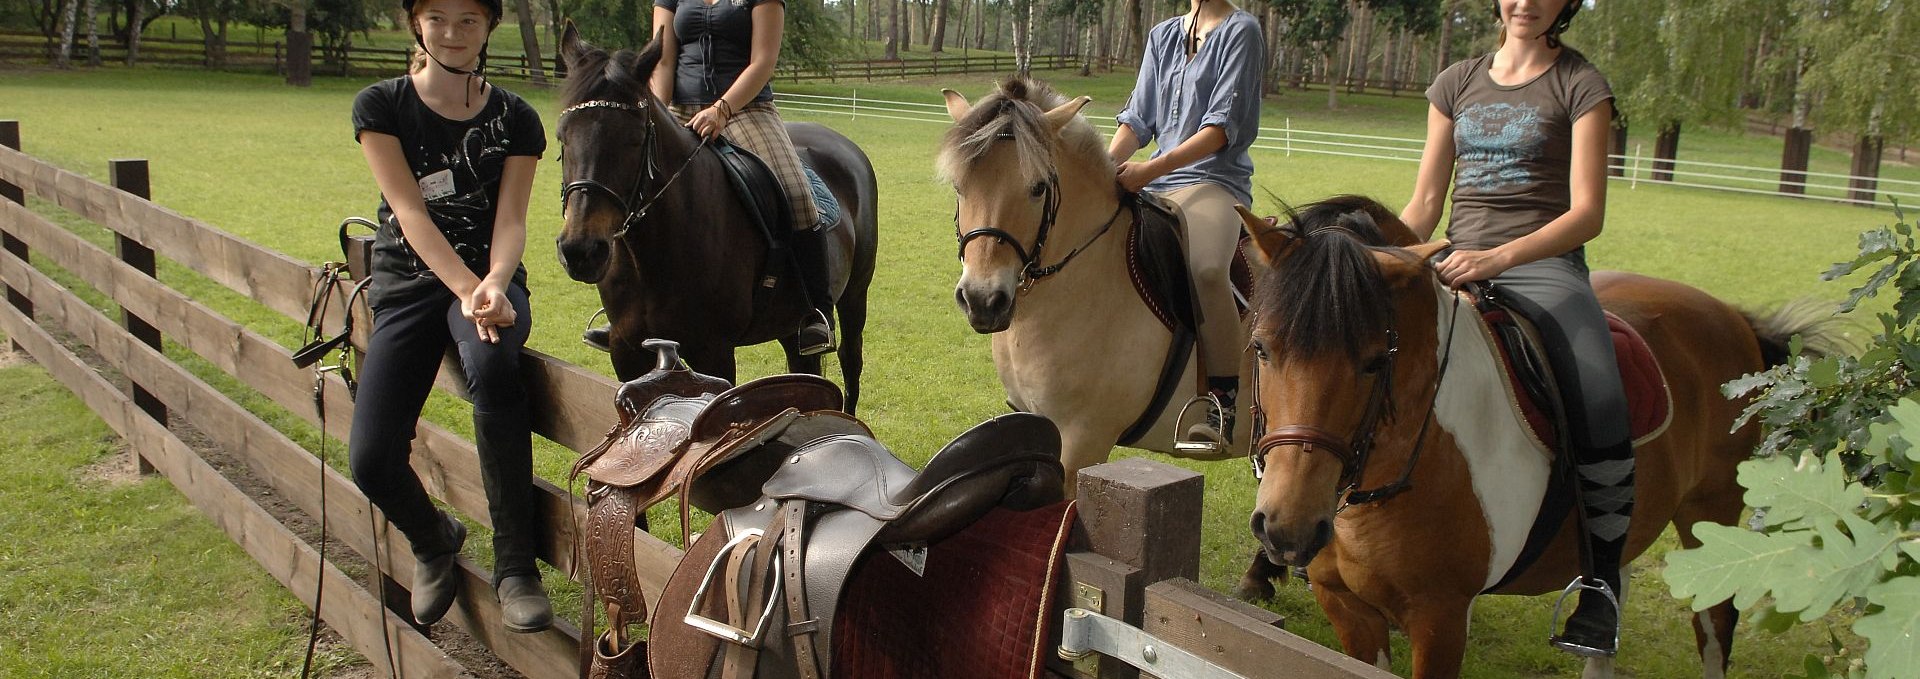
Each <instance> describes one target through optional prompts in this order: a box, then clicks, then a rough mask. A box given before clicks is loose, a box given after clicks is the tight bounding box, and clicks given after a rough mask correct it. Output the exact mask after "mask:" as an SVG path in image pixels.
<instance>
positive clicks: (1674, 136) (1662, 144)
mask: <svg viewBox="0 0 1920 679" xmlns="http://www.w3.org/2000/svg"><path fill="white" fill-rule="evenodd" d="M1679 154H1680V121H1678V120H1669V121H1667V122H1666V124H1665V125H1661V126H1660V135H1659V136H1657V137H1655V138H1654V140H1653V181H1656V182H1670V181H1673V161H1674V160H1675V159H1676V157H1678V156H1679Z"/></svg>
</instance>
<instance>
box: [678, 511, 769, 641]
mask: <svg viewBox="0 0 1920 679" xmlns="http://www.w3.org/2000/svg"><path fill="white" fill-rule="evenodd" d="M764 536H765V533H764V532H762V531H761V530H760V529H758V528H749V529H747V530H744V531H741V533H740V534H739V535H735V536H733V539H732V540H728V541H727V544H726V545H725V546H723V547H721V548H720V552H719V553H718V554H717V555H715V557H714V559H713V563H712V564H711V565H709V566H707V576H706V577H705V578H702V579H701V580H700V587H699V589H696V590H694V593H693V603H691V604H688V605H687V616H686V617H685V618H682V621H683V622H685V623H686V624H687V625H689V626H691V627H693V628H694V629H697V630H700V631H702V632H706V633H707V634H711V635H713V636H715V637H718V638H720V639H722V640H724V641H728V642H732V643H735V644H740V645H742V646H746V647H749V648H758V647H759V645H760V641H761V640H762V639H763V638H765V635H766V633H767V623H768V622H769V621H771V620H772V619H773V607H774V605H776V604H778V603H779V601H780V590H781V585H782V580H783V579H782V578H781V573H780V568H781V566H780V561H781V559H780V557H779V556H778V555H775V556H774V557H773V558H772V559H771V560H770V561H771V563H772V564H773V587H772V589H771V591H769V592H767V603H766V606H765V607H763V608H762V609H761V610H760V621H759V622H758V623H757V624H755V625H754V628H753V631H752V632H748V631H747V630H746V628H745V627H736V626H733V625H729V624H727V623H725V622H721V621H719V620H714V619H713V618H709V617H707V616H704V615H701V614H700V607H701V604H704V603H706V600H707V590H708V589H710V588H712V587H713V579H714V576H715V575H718V574H719V572H720V570H721V569H722V568H723V567H725V565H726V563H727V558H726V556H727V555H728V554H731V553H733V551H734V550H736V549H740V548H741V547H744V546H749V545H753V546H757V545H758V544H759V543H760V541H761V538H762V537H764ZM734 584H735V583H731V582H729V583H724V584H722V585H721V587H722V588H728V587H733V586H734ZM741 623H742V624H743V625H744V624H745V623H746V621H744V620H742V621H741Z"/></svg>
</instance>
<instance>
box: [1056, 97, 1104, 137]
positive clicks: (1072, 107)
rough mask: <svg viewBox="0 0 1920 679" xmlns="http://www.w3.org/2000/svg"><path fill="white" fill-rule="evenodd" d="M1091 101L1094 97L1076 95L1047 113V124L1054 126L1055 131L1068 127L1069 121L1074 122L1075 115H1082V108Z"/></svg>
mask: <svg viewBox="0 0 1920 679" xmlns="http://www.w3.org/2000/svg"><path fill="white" fill-rule="evenodd" d="M1090 101H1093V97H1086V96H1081V97H1074V98H1073V101H1069V102H1067V103H1064V104H1061V105H1059V106H1058V107H1055V108H1054V109H1053V110H1051V111H1048V112H1047V113H1046V118H1047V125H1048V126H1050V127H1052V128H1053V131H1055V132H1059V131H1060V128H1063V127H1066V126H1067V123H1070V122H1073V117H1074V116H1077V115H1080V109H1081V108H1082V107H1084V106H1086V105H1087V102H1090Z"/></svg>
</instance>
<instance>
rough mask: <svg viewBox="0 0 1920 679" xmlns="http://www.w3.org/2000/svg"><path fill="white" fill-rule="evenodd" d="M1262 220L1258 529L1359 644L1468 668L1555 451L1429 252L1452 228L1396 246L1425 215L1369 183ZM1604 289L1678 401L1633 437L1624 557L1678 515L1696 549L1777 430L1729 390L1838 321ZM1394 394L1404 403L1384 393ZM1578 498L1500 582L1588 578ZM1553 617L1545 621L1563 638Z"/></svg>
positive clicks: (1685, 295) (1433, 671)
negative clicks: (1740, 470)
mask: <svg viewBox="0 0 1920 679" xmlns="http://www.w3.org/2000/svg"><path fill="white" fill-rule="evenodd" d="M1242 217H1243V219H1244V220H1245V221H1246V227H1247V229H1248V231H1249V232H1250V233H1252V234H1253V235H1254V242H1255V243H1256V244H1257V247H1255V248H1253V250H1255V251H1256V253H1255V256H1256V259H1257V260H1260V261H1261V262H1262V264H1264V268H1265V271H1263V272H1262V273H1261V275H1260V278H1259V280H1258V282H1257V284H1256V286H1255V299H1254V319H1255V320H1254V322H1253V327H1252V340H1251V344H1252V348H1253V352H1254V355H1255V358H1254V361H1255V362H1256V369H1255V373H1256V377H1255V381H1256V382H1257V384H1255V385H1254V387H1253V389H1254V391H1255V392H1256V393H1255V395H1254V398H1255V399H1257V400H1256V401H1255V408H1256V410H1257V412H1258V414H1256V415H1255V419H1257V420H1263V422H1260V423H1255V427H1257V428H1260V429H1261V430H1262V431H1255V432H1253V434H1254V435H1255V436H1259V437H1262V438H1261V439H1260V440H1258V441H1256V443H1255V444H1254V455H1255V459H1256V468H1262V472H1261V473H1262V478H1261V480H1260V489H1259V491H1258V494H1257V496H1256V498H1255V504H1254V507H1253V515H1252V528H1253V533H1254V535H1255V537H1256V538H1258V539H1259V541H1260V543H1261V545H1262V546H1263V547H1264V548H1265V551H1266V553H1267V554H1269V555H1273V558H1275V559H1278V560H1279V561H1281V562H1282V563H1284V564H1286V565H1292V566H1300V565H1304V566H1306V567H1307V572H1308V576H1309V578H1310V579H1311V581H1312V583H1313V591H1314V595H1315V597H1316V598H1317V599H1318V600H1319V603H1320V607H1321V608H1322V609H1323V610H1325V611H1326V614H1327V617H1328V619H1329V620H1330V622H1331V623H1332V625H1333V627H1334V629H1335V631H1336V632H1337V634H1338V635H1339V637H1340V644H1341V646H1342V647H1343V648H1344V650H1345V651H1346V653H1347V654H1348V655H1351V656H1354V657H1356V658H1360V659H1362V660H1364V661H1367V662H1373V663H1376V664H1380V665H1382V666H1385V665H1386V663H1387V661H1388V648H1389V646H1388V632H1387V630H1388V628H1389V627H1390V626H1392V627H1398V628H1400V629H1401V630H1403V631H1404V632H1405V633H1406V636H1407V638H1408V640H1409V641H1410V642H1411V645H1412V653H1413V657H1412V661H1413V676H1414V677H1417V678H1431V677H1453V676H1457V675H1458V674H1459V672H1460V665H1461V657H1462V654H1463V653H1464V651H1465V649H1466V643H1467V625H1468V617H1469V611H1470V610H1471V608H1472V605H1473V599H1474V597H1475V596H1478V595H1480V594H1482V593H1483V592H1484V591H1485V590H1487V589H1488V588H1489V587H1492V586H1494V585H1495V584H1497V583H1498V582H1500V580H1501V579H1502V577H1503V576H1505V575H1506V574H1507V570H1508V568H1509V566H1512V565H1513V564H1514V563H1515V561H1516V559H1517V555H1518V554H1519V552H1520V550H1521V547H1522V545H1523V543H1524V542H1525V541H1526V538H1527V534H1528V531H1529V529H1530V527H1531V526H1532V524H1533V521H1534V517H1535V516H1536V515H1537V514H1538V512H1539V508H1540V504H1541V497H1542V496H1543V494H1544V492H1545V489H1546V481H1547V477H1548V461H1549V456H1550V453H1549V452H1548V451H1546V450H1545V449H1543V447H1542V446H1541V445H1540V444H1539V443H1537V439H1535V438H1534V437H1533V435H1532V434H1531V433H1530V432H1529V430H1528V428H1527V425H1526V424H1525V422H1524V421H1523V420H1522V419H1521V416H1520V415H1519V414H1518V413H1517V412H1516V411H1515V410H1514V408H1513V407H1512V406H1511V404H1510V398H1509V397H1508V396H1507V394H1508V391H1507V390H1508V386H1507V382H1506V380H1507V377H1506V374H1505V372H1504V368H1502V367H1501V366H1500V363H1499V361H1500V359H1499V357H1498V356H1497V355H1496V354H1495V349H1494V344H1493V343H1494V339H1493V337H1492V335H1491V334H1490V332H1489V331H1488V329H1487V326H1486V325H1485V324H1484V323H1482V322H1481V321H1480V319H1479V318H1478V314H1476V313H1474V311H1473V307H1472V305H1471V304H1466V303H1457V302H1456V299H1457V298H1456V293H1455V291H1454V290H1452V289H1450V288H1448V287H1447V286H1446V285H1445V284H1443V283H1442V282H1441V281H1440V279H1439V278H1438V277H1437V276H1436V274H1435V273H1434V272H1433V270H1432V268H1431V267H1430V266H1429V265H1428V264H1427V258H1428V257H1430V256H1432V255H1433V254H1435V253H1436V252H1438V251H1439V250H1440V249H1442V248H1443V247H1444V246H1445V245H1446V243H1445V242H1430V243H1423V244H1420V245H1416V246H1413V247H1411V248H1406V249H1401V248H1396V247H1389V246H1386V245H1385V244H1386V243H1387V242H1388V241H1387V236H1383V235H1382V232H1383V231H1384V232H1388V233H1393V234H1396V235H1397V236H1400V237H1404V236H1405V234H1407V233H1408V232H1407V231H1406V230H1405V228H1406V227H1405V226H1404V225H1403V224H1400V223H1399V220H1398V219H1397V218H1396V217H1395V216H1394V215H1393V213H1392V212H1390V211H1388V210H1386V209H1385V208H1383V207H1381V206H1380V205H1378V204H1377V203H1375V202H1373V201H1372V200H1371V199H1367V198H1360V197H1353V196H1344V197H1340V198H1335V199H1332V200H1329V201H1325V202H1322V203H1317V204H1314V205H1310V206H1307V207H1305V208H1304V209H1301V210H1299V211H1297V212H1295V213H1294V214H1293V215H1291V223H1290V224H1289V225H1288V226H1286V227H1282V228H1274V227H1272V226H1269V225H1268V224H1267V223H1265V222H1264V221H1261V220H1256V219H1254V218H1253V217H1252V215H1250V214H1244V213H1243V215H1242ZM1323 227H1332V228H1323ZM1302 234H1305V235H1302ZM1593 285H1594V289H1595V291H1596V292H1597V293H1598V294H1599V297H1600V301H1601V304H1602V305H1603V306H1605V307H1606V308H1607V309H1608V310H1609V311H1612V312H1613V313H1615V314H1617V315H1619V316H1620V317H1622V318H1623V319H1624V320H1626V321H1627V322H1628V323H1629V324H1631V325H1632V326H1633V327H1634V328H1635V329H1637V330H1638V331H1639V332H1640V334H1641V335H1643V336H1644V337H1645V338H1646V340H1647V342H1648V343H1649V344H1650V345H1651V347H1652V350H1653V353H1654V355H1655V357H1656V358H1657V359H1658V361H1659V364H1660V366H1661V367H1662V369H1663V370H1664V372H1665V375H1666V379H1667V386H1668V389H1669V390H1670V393H1671V394H1672V401H1673V415H1672V422H1671V424H1670V426H1669V427H1668V428H1667V430H1666V431H1665V433H1664V434H1661V435H1660V436H1658V437H1657V438H1654V439H1653V440H1651V441H1649V442H1647V443H1645V444H1644V445H1641V446H1639V447H1638V448H1637V449H1636V450H1635V451H1634V452H1635V462H1636V465H1637V468H1636V469H1637V471H1636V480H1637V493H1638V501H1637V503H1636V504H1635V506H1634V513H1633V520H1632V527H1631V529H1630V530H1629V532H1628V536H1627V552H1626V557H1627V558H1628V559H1629V560H1631V559H1632V558H1633V557H1635V556H1637V555H1639V554H1640V553H1641V552H1643V551H1644V550H1646V549H1647V546H1648V545H1650V544H1652V543H1653V542H1654V540H1655V539H1656V538H1658V537H1659V536H1660V533H1661V532H1662V531H1663V530H1665V528H1666V526H1667V525H1668V524H1670V523H1671V524H1673V525H1674V527H1675V528H1676V529H1677V530H1678V531H1679V533H1680V541H1681V544H1683V545H1686V546H1688V547H1695V546H1698V545H1699V544H1700V543H1699V541H1698V540H1696V539H1695V538H1694V535H1693V526H1694V524H1696V523H1698V522H1702V521H1711V522H1715V523H1721V524H1731V523H1733V522H1735V521H1737V520H1739V518H1740V512H1741V509H1742V502H1741V489H1740V487H1739V486H1738V485H1737V484H1736V483H1735V481H1734V477H1735V465H1737V464H1739V463H1740V461H1742V460H1745V459H1747V458H1748V456H1750V455H1751V454H1752V452H1753V449H1754V447H1755V445H1756V444H1757V443H1758V441H1759V436H1760V434H1759V431H1758V430H1757V428H1756V427H1755V426H1753V425H1748V426H1745V427H1741V428H1740V429H1738V430H1734V429H1733V425H1734V421H1735V418H1736V417H1737V416H1738V415H1739V413H1740V410H1741V408H1742V407H1743V406H1744V403H1743V402H1741V401H1735V400H1729V399H1728V398H1726V397H1724V396H1722V395H1721V392H1720V385H1722V384H1725V383H1726V382H1728V381H1729V380H1732V379H1734V378H1736V377H1739V376H1741V375H1744V374H1747V373H1751V372H1755V371H1759V370H1762V369H1764V368H1766V367H1767V366H1768V365H1769V364H1770V363H1772V362H1777V361H1779V360H1782V358H1783V357H1784V356H1785V348H1784V347H1785V343H1786V341H1787V339H1788V338H1789V337H1791V336H1792V335H1793V334H1795V333H1801V332H1807V333H1810V334H1817V333H1818V331H1819V330H1821V329H1822V326H1823V324H1824V321H1815V320H1806V319H1801V320H1798V321H1793V320H1778V321H1768V322H1759V321H1755V320H1753V319H1752V318H1751V317H1749V316H1747V315H1745V314H1743V313H1742V312H1740V311H1738V310H1736V309H1734V308H1733V307H1731V306H1728V305H1727V304H1726V303H1724V302H1721V301H1720V300H1718V299H1715V298H1713V297H1711V296H1709V295H1708V294H1706V293H1704V292H1701V291H1700V290H1697V289H1694V288H1691V287H1688V286H1685V285H1682V284H1679V283H1675V282H1672V281H1665V280H1659V279H1654V278H1648V277H1645V276H1637V275H1632V274H1624V273H1602V274H1598V275H1595V276H1593ZM1455 324H1457V326H1456V325H1455ZM1390 335H1391V336H1394V337H1397V345H1398V346H1397V349H1398V350H1397V351H1389V341H1390V340H1389V337H1390ZM1443 338H1451V339H1450V343H1451V345H1452V346H1451V347H1450V348H1449V347H1445V346H1442V344H1443ZM1443 364H1444V365H1445V374H1444V375H1441V374H1438V373H1439V371H1440V370H1441V366H1442V365H1443ZM1381 381H1385V382H1386V383H1385V384H1379V383H1380V382H1381ZM1376 389H1384V394H1385V402H1384V403H1381V404H1380V405H1378V406H1371V407H1370V406H1369V403H1370V402H1372V401H1375V400H1377V399H1376V397H1373V396H1372V394H1373V393H1374V392H1375V390H1376ZM1436 392H1437V393H1436ZM1376 410H1377V411H1378V413H1379V414H1378V415H1371V416H1370V415H1369V411H1376ZM1428 419H1431V422H1430V423H1428V422H1425V421H1426V420H1428ZM1313 430H1317V432H1318V433H1315V434H1313V435H1304V434H1302V432H1309V433H1312V432H1313ZM1263 433H1264V434H1265V435H1264V436H1262V434H1263ZM1367 435H1371V437H1372V439H1373V447H1372V452H1371V459H1367V460H1364V461H1363V462H1362V463H1361V464H1360V465H1359V468H1358V469H1357V470H1356V471H1357V478H1343V476H1345V475H1344V474H1343V466H1344V465H1343V459H1342V457H1344V456H1345V453H1346V450H1351V449H1352V448H1353V447H1354V445H1353V443H1354V442H1356V441H1362V440H1365V438H1366V436H1367ZM1416 439H1420V440H1416ZM1416 450H1419V451H1420V452H1419V453H1418V454H1417V455H1416V454H1415V451H1416ZM1415 460H1417V463H1414V461H1415ZM1409 466H1411V480H1412V486H1411V488H1409V489H1407V490H1405V492H1403V493H1400V494H1398V495H1394V496H1392V497H1390V498H1387V499H1384V500H1380V501H1377V502H1371V503H1365V504H1352V505H1346V504H1345V502H1346V500H1347V499H1351V498H1350V497H1348V496H1347V495H1346V494H1345V492H1346V491H1352V490H1355V489H1362V490H1371V489H1377V488H1380V487H1382V486H1387V485H1390V484H1391V483H1392V482H1393V481H1394V480H1395V479H1398V478H1400V477H1401V475H1402V473H1403V472H1404V471H1406V470H1408V468H1409ZM1579 511H1580V510H1579V509H1578V508H1577V507H1576V508H1575V509H1574V510H1573V511H1572V512H1569V514H1570V516H1569V517H1568V519H1567V521H1566V522H1565V524H1564V525H1563V526H1562V527H1561V528H1560V531H1559V534H1558V537H1557V538H1555V540H1554V541H1553V543H1552V544H1551V546H1550V547H1549V548H1548V550H1547V551H1546V552H1545V553H1544V554H1543V555H1542V556H1541V557H1540V559H1539V560H1538V561H1536V562H1534V563H1533V564H1532V566H1530V567H1528V568H1527V569H1526V570H1525V571H1524V572H1523V573H1521V574H1519V575H1518V577H1516V578H1515V579H1513V580H1512V581H1511V582H1510V583H1508V584H1507V585H1505V586H1502V587H1500V588H1499V589H1497V590H1494V591H1493V592H1492V593H1497V594H1523V595H1530V594H1542V593H1547V592H1556V591H1559V590H1560V589H1561V588H1562V587H1563V586H1565V585H1566V584H1567V583H1568V582H1570V581H1571V580H1572V579H1573V578H1574V576H1575V575H1576V573H1577V572H1578V569H1579V566H1578V559H1579V556H1578V543H1577V541H1579V540H1582V539H1584V537H1585V536H1584V535H1583V534H1582V533H1581V531H1579V530H1577V529H1576V528H1575V526H1574V524H1573V517H1572V514H1575V513H1577V512H1579ZM1622 580H1623V581H1624V580H1625V578H1622ZM1736 616H1737V612H1736V611H1735V610H1734V608H1733V605H1732V603H1731V602H1721V603H1720V604H1719V605H1716V606H1714V607H1712V608H1710V609H1707V610H1706V611H1704V612H1702V613H1699V614H1697V615H1695V616H1694V632H1695V640H1696V644H1697V646H1698V648H1699V651H1700V656H1701V661H1702V662H1703V664H1704V673H1705V676H1707V677H1709V679H1717V678H1718V677H1721V676H1723V673H1724V671H1725V669H1726V667H1727V663H1728V660H1729V651H1730V649H1731V644H1732V641H1733V629H1734V622H1735V619H1736ZM1543 618H1544V616H1543ZM1548 625H1549V622H1548V621H1546V620H1544V619H1543V620H1542V621H1541V630H1542V633H1543V634H1542V639H1541V641H1542V642H1543V643H1544V641H1545V632H1546V631H1547V630H1548ZM1627 652H1629V653H1631V652H1632V649H1630V648H1629V649H1627ZM1611 673H1612V660H1611V659H1595V660H1589V661H1588V663H1587V668H1586V676H1588V677H1596V676H1611Z"/></svg>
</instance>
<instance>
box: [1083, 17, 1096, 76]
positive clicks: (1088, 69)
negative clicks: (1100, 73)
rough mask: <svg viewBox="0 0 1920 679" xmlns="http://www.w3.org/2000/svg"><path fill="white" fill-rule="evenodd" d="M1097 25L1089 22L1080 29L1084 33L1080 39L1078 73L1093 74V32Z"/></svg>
mask: <svg viewBox="0 0 1920 679" xmlns="http://www.w3.org/2000/svg"><path fill="white" fill-rule="evenodd" d="M1096 28H1098V26H1097V25H1096V24H1094V23H1092V22H1089V23H1088V24H1087V26H1086V28H1083V29H1081V33H1082V34H1083V35H1084V37H1082V38H1081V39H1080V75H1093V34H1094V30H1095V29H1096Z"/></svg>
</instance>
